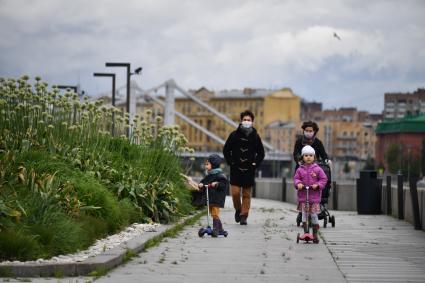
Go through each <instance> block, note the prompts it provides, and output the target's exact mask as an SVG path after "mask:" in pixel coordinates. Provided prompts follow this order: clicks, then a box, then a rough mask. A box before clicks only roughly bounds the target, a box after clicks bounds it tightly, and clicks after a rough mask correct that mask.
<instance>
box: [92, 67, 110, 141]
mask: <svg viewBox="0 0 425 283" xmlns="http://www.w3.org/2000/svg"><path fill="white" fill-rule="evenodd" d="M93 76H95V77H111V78H112V106H113V107H115V74H113V73H93ZM111 134H112V136H114V135H115V112H112V129H111Z"/></svg>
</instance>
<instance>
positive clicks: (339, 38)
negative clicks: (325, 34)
mask: <svg viewBox="0 0 425 283" xmlns="http://www.w3.org/2000/svg"><path fill="white" fill-rule="evenodd" d="M334 37H335V38H336V39H338V40H341V37H339V35H337V34H336V32H334Z"/></svg>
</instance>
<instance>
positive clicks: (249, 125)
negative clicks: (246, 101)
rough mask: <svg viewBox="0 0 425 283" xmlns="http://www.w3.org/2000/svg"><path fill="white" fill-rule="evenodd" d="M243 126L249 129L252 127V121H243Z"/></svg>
mask: <svg viewBox="0 0 425 283" xmlns="http://www.w3.org/2000/svg"><path fill="white" fill-rule="evenodd" d="M242 127H244V128H245V129H249V128H251V127H252V122H251V121H242Z"/></svg>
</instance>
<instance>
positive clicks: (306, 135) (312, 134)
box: [304, 132, 314, 139]
mask: <svg viewBox="0 0 425 283" xmlns="http://www.w3.org/2000/svg"><path fill="white" fill-rule="evenodd" d="M304 136H305V137H306V138H308V139H311V138H312V137H313V136H314V132H313V133H311V132H304Z"/></svg>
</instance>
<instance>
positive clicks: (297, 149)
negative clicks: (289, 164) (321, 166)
mask: <svg viewBox="0 0 425 283" xmlns="http://www.w3.org/2000/svg"><path fill="white" fill-rule="evenodd" d="M306 145H307V144H304V143H303V137H301V138H298V139H297V141H296V142H295V146H294V153H293V156H294V161H295V163H296V164H297V165H298V161H300V160H301V150H302V149H303V147H304V146H306ZM311 147H312V148H314V151H315V152H316V159H317V160H325V159H329V158H328V154H327V153H326V151H325V147H324V146H323V143H322V141H321V140H319V139H318V138H315V139H314V141H313V143H312V144H311ZM297 167H298V166H297Z"/></svg>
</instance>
